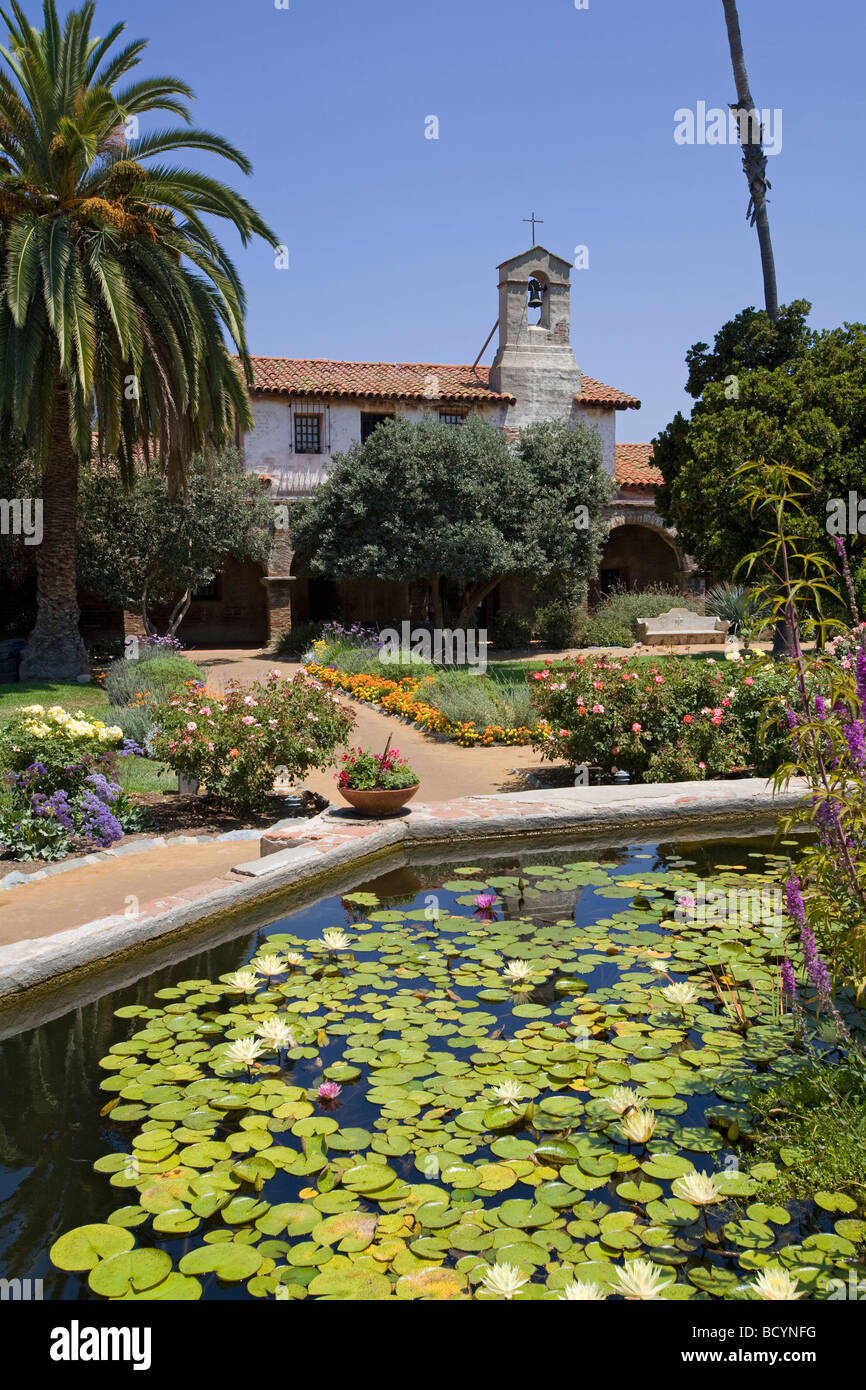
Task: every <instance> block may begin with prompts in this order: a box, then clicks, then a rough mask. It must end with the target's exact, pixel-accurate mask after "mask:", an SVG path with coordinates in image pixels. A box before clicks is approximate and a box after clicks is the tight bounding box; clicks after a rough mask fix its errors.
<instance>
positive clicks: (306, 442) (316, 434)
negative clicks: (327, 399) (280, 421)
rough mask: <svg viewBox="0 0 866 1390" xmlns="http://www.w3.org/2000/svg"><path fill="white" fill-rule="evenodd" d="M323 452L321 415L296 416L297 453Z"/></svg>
mask: <svg viewBox="0 0 866 1390" xmlns="http://www.w3.org/2000/svg"><path fill="white" fill-rule="evenodd" d="M321 452H322V417H321V415H296V416H295V453H296V454H320V453H321Z"/></svg>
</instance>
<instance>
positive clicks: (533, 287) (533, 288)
mask: <svg viewBox="0 0 866 1390" xmlns="http://www.w3.org/2000/svg"><path fill="white" fill-rule="evenodd" d="M542 294H543V290H542V288H541V286H540V285H539V283H538V281H537V280H530V282H529V307H530V309H540V308H541V307H542V304H543V300H542V297H541V296H542Z"/></svg>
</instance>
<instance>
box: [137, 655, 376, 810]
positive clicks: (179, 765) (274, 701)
mask: <svg viewBox="0 0 866 1390" xmlns="http://www.w3.org/2000/svg"><path fill="white" fill-rule="evenodd" d="M159 717H160V721H161V724H162V730H161V732H160V733H158V734H157V736H156V739H155V740H154V751H155V753H156V755H157V757H158V758H160V759H161V760H162V761H164V762H166V763H168V764H169V766H170V767H171V768H172V769H173V771H175V772H177V773H179V774H183V776H185V777H189V778H190V779H193V780H197V781H199V782H201V783H203V784H204V786H205V789H206V790H207V792H208V794H209V795H210V796H212V797H214V798H215V799H216V800H217V801H218V802H220V803H221V804H222V805H223V806H225V807H226V808H227V809H229V810H231V811H235V812H243V811H249V810H257V809H259V808H262V807H264V806H266V805H267V802H268V798H269V797H270V795H271V793H272V792H273V787H274V782H275V780H276V776H277V773H278V772H282V773H283V774H284V775H285V776H286V777H287V778H288V779H290V780H298V779H300V778H302V777H303V776H304V775H305V774H306V773H307V772H309V771H310V769H311V768H315V767H319V768H321V767H329V766H333V764H334V761H335V755H336V749H337V748H338V747H339V746H340V744H341V743H344V742H345V740H346V736H347V735H348V733H349V732H350V730H351V728H352V726H353V724H354V716H353V715H351V714H350V713H349V712H348V711H347V710H345V709H343V708H342V707H341V706H340V705H339V704H338V702H337V700H336V697H335V696H333V695H331V694H330V693H329V692H326V691H324V690H323V689H322V687H321V686H320V685H319V684H318V682H317V681H311V680H308V679H307V678H306V677H305V676H304V675H302V674H300V673H299V674H298V675H297V676H296V677H295V679H294V680H292V681H288V680H284V679H283V678H282V677H281V675H280V673H279V672H277V671H272V672H271V673H270V675H268V676H267V677H266V678H265V679H264V680H262V681H256V682H255V683H254V684H253V685H250V686H239V685H237V684H236V683H234V682H233V683H232V684H231V685H230V686H229V688H228V692H227V693H226V694H225V695H220V696H217V695H213V694H211V693H209V692H208V691H206V690H194V691H190V692H188V693H187V694H185V695H183V696H174V697H173V698H172V699H170V700H169V702H168V704H167V705H166V706H164V708H163V709H162V710H161V711H160V715H159Z"/></svg>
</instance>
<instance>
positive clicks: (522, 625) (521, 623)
mask: <svg viewBox="0 0 866 1390" xmlns="http://www.w3.org/2000/svg"><path fill="white" fill-rule="evenodd" d="M531 641H532V624H531V622H530V621H529V619H528V618H521V617H520V616H519V615H518V614H517V613H497V614H496V617H495V618H494V619H493V622H492V623H491V625H490V645H491V646H492V647H497V648H499V650H500V651H517V650H520V649H521V648H523V647H528V646H529V644H530V642H531Z"/></svg>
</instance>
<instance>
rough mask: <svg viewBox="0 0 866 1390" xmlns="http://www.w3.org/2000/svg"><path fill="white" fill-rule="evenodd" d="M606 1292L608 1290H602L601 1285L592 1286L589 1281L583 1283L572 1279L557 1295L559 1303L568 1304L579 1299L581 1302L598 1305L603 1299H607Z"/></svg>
mask: <svg viewBox="0 0 866 1390" xmlns="http://www.w3.org/2000/svg"><path fill="white" fill-rule="evenodd" d="M608 1292H609V1290H607V1289H603V1288H602V1286H601V1284H594V1283H593V1282H592V1280H591V1279H587V1280H586V1281H585V1282H584V1283H581V1281H580V1280H579V1279H573V1280H572V1282H571V1283H570V1284H566V1286H565V1288H564V1289H563V1291H562V1293H561V1294H560V1295H559V1302H560V1303H568V1302H570V1301H571V1300H573V1299H581V1300H582V1301H583V1302H590V1301H592V1302H593V1303H599V1302H601V1300H602V1299H603V1298H607V1296H608Z"/></svg>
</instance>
